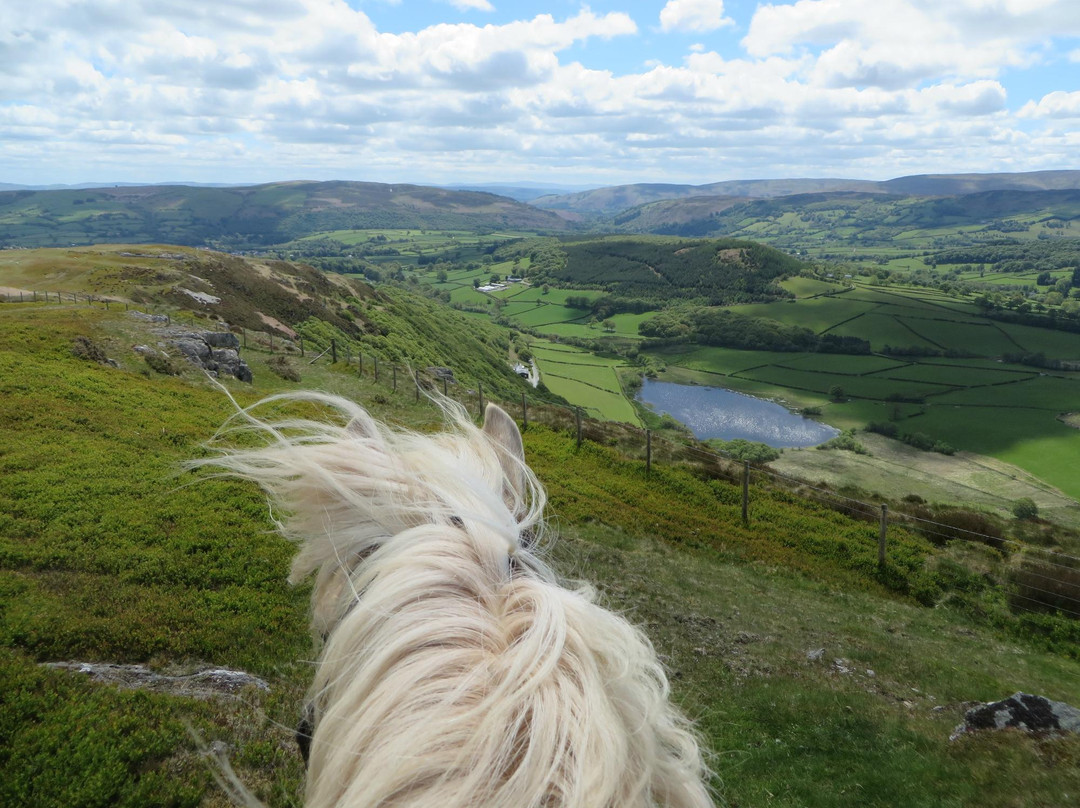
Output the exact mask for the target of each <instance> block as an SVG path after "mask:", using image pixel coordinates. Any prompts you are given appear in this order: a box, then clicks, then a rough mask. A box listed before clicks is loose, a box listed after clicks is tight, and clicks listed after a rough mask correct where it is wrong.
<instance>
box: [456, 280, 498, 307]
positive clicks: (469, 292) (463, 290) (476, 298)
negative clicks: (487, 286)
mask: <svg viewBox="0 0 1080 808" xmlns="http://www.w3.org/2000/svg"><path fill="white" fill-rule="evenodd" d="M450 302H451V303H464V304H466V305H472V306H476V305H487V304H488V303H490V302H491V297H490V296H488V295H486V294H484V293H483V292H478V291H476V290H475V289H474V288H473V287H472V284H466V285H464V286H459V287H458V288H457V289H454V290H453V291H451V292H450Z"/></svg>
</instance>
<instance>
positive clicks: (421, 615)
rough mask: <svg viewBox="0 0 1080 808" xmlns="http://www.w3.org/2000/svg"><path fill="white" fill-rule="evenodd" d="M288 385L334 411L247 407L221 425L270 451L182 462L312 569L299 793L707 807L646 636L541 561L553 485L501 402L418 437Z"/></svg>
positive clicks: (685, 732)
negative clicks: (241, 483) (254, 508)
mask: <svg viewBox="0 0 1080 808" xmlns="http://www.w3.org/2000/svg"><path fill="white" fill-rule="evenodd" d="M281 399H288V400H290V401H292V402H299V403H301V404H307V405H314V406H315V407H317V408H320V409H322V410H324V411H325V410H327V409H329V410H332V411H337V413H338V414H339V415H338V418H337V419H333V420H337V421H338V423H334V422H333V420H331V419H327V420H297V419H293V420H282V421H278V422H275V423H270V422H268V421H264V420H261V419H259V418H257V417H256V416H255V415H254V414H253V412H252V410H253V409H254V408H249V409H248V410H244V411H242V412H241V413H240V414H239V418H240V419H241V423H240V425H239V426H237V427H234V429H240V430H245V431H246V430H252V429H254V430H257V431H260V432H262V433H264V434H265V435H266V436H268V437H269V441H267V442H266V443H267V445H265V446H262V447H261V448H255V449H248V448H231V449H226V450H224V451H223V452H222V453H221V454H220V455H219V456H218V457H215V458H211V459H206V460H199V461H195V462H194V463H193V464H192V465H194V466H213V467H216V468H218V469H219V470H220V471H221V472H222V473H224V474H229V475H235V476H238V477H242V478H245V479H250V480H254V481H255V482H257V483H258V484H259V485H261V486H262V487H263V488H264V489H265V490H266V491H267V493H268V494H269V496H270V499H271V502H272V504H273V506H274V508H275V511H276V513H277V514H278V515H279V517H280V518H279V521H278V525H279V527H280V529H281V531H282V532H283V533H284V534H285V535H286V536H288V537H289V538H291V539H293V540H295V541H296V542H297V543H298V544H299V546H300V551H299V553H298V554H297V556H296V559H295V561H294V562H293V568H292V576H291V580H293V581H299V580H302V579H304V578H306V577H307V576H308V575H310V574H312V573H315V575H316V578H315V586H314V591H313V594H312V627H313V630H314V631H315V633H316V634H318V635H319V636H321V637H322V638H323V639H324V640H325V642H324V643H323V645H322V650H321V654H320V657H319V663H318V668H317V671H316V674H315V680H314V682H313V684H312V686H311V690H310V694H309V699H310V708H309V709H310V719H311V726H312V728H313V731H312V732H311V746H310V760H309V767H308V783H307V799H306V804H307V805H308V806H311V807H312V808H330V806H364V808H372V807H373V806H386V807H389V806H395V807H396V806H402V808H404V806H430V807H431V808H459V807H460V808H477V806H492V807H495V806H505V808H556V807H558V808H564V807H565V808H569V807H570V806H574V808H639V807H640V808H645V806H671V807H672V808H684V807H686V808H689V806H707V805H711V804H712V803H711V801H710V799H709V796H708V792H707V790H706V788H705V786H704V784H703V781H704V779H705V778H706V777H707V776H708V772H707V769H706V767H705V765H704V764H703V762H702V757H701V753H700V750H699V748H698V744H697V741H696V739H695V736H694V734H693V732H692V730H691V729H690V727H689V726H688V724H687V722H686V720H685V719H684V718H683V717H682V716H681V715H680V714H679V713H678V711H677V710H676V709H675V708H674V707H673V706H672V705H671V704H670V702H669V700H668V683H667V679H666V677H665V674H664V671H663V669H662V667H661V665H660V663H659V661H658V660H657V657H656V654H655V652H654V651H653V649H652V646H651V645H650V644H649V641H648V640H647V639H646V638H645V637H644V635H643V634H642V633H641V632H640V631H638V630H637V629H635V628H634V627H632V626H631V625H630V624H629V623H628V622H627V621H626V620H624V619H623V618H621V617H619V616H618V615H615V614H612V613H611V612H608V611H606V610H604V609H602V608H601V607H599V606H598V605H597V604H596V603H595V602H594V599H593V597H592V594H591V591H590V590H589V589H588V588H587V587H584V586H580V587H578V588H575V589H567V588H564V587H562V586H560V585H559V584H558V582H557V581H556V579H555V576H554V574H553V573H552V572H551V571H550V570H549V569H548V567H547V566H546V565H545V564H544V563H543V561H542V560H541V559H540V557H539V555H538V551H537V546H538V545H537V540H538V538H539V537H540V534H541V531H542V528H543V524H542V521H541V518H542V512H543V508H544V503H545V495H544V491H543V489H542V488H541V486H540V484H539V482H538V481H537V479H536V477H535V476H534V474H533V473H532V471H530V470H529V468H528V467H527V466H526V465H525V458H524V450H523V446H522V440H521V435H520V433H519V432H518V429H517V425H516V424H515V423H514V421H513V420H512V419H511V418H510V416H508V415H507V414H506V413H505V412H504V411H503V410H501V409H499V408H498V407H497V406H494V405H489V406H488V408H487V411H486V413H485V418H484V425H483V428H477V427H476V426H475V425H474V424H473V423H472V421H471V420H470V418H469V416H468V415H467V414H466V412H465V411H464V409H463V408H462V407H460V406H459V405H457V404H456V403H454V402H451V401H448V400H444V399H440V400H439V401H438V403H439V404H440V405H441V407H442V408H443V411H444V412H445V414H446V416H447V422H448V429H447V431H445V432H442V433H439V434H435V435H422V434H417V433H414V432H409V431H405V430H400V429H390V428H388V427H386V426H385V425H383V424H380V423H378V422H376V421H375V420H374V419H373V418H372V417H371V416H370V415H369V414H368V413H367V412H366V411H365V410H364V409H363V408H361V407H359V406H358V405H356V404H354V403H352V402H350V401H348V400H345V399H342V398H338V397H334V396H329V395H325V394H320V393H303V394H294V395H289V396H278V397H274V398H273V399H268V400H267V401H268V402H269V401H280V400H281ZM265 403H266V402H263V403H262V404H265ZM260 406H261V405H255V407H260ZM244 442H246V443H250V441H244Z"/></svg>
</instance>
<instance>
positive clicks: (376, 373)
mask: <svg viewBox="0 0 1080 808" xmlns="http://www.w3.org/2000/svg"><path fill="white" fill-rule="evenodd" d="M378 380H379V356H378V354H376V355H375V381H378Z"/></svg>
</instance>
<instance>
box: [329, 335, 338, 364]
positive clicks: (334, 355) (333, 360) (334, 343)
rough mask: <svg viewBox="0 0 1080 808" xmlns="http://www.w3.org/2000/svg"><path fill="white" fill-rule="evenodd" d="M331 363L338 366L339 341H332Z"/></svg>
mask: <svg viewBox="0 0 1080 808" xmlns="http://www.w3.org/2000/svg"><path fill="white" fill-rule="evenodd" d="M330 362H331V363H333V364H335V365H336V364H337V340H336V339H332V340H330Z"/></svg>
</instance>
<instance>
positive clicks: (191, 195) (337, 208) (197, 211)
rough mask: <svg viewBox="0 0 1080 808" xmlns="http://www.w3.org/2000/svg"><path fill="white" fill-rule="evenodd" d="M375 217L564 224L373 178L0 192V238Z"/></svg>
mask: <svg viewBox="0 0 1080 808" xmlns="http://www.w3.org/2000/svg"><path fill="white" fill-rule="evenodd" d="M377 227H393V228H415V229H424V228H431V229H467V230H482V229H501V228H513V229H522V230H530V231H561V230H565V229H566V228H567V227H568V225H567V223H566V221H565V220H564V219H562V218H560V217H559V216H557V215H555V214H554V213H551V212H548V211H542V210H539V209H537V208H534V207H530V206H529V205H525V204H523V203H521V202H517V201H515V200H513V199H509V198H507V197H503V196H496V195H495V194H490V193H478V192H473V191H453V190H447V189H444V188H431V187H426V186H419V185H387V184H383V183H372V182H282V183H271V184H268V185H256V186H251V187H246V188H209V187H191V186H186V185H173V186H158V185H153V186H135V187H130V186H121V187H115V188H92V189H81V190H79V189H77V190H59V191H32V190H19V191H3V192H0V246H18V247H67V246H72V245H85V244H95V243H104V242H109V243H127V244H139V243H169V244H184V245H191V246H201V245H227V246H229V247H250V246H259V245H270V244H280V243H283V242H287V241H290V240H292V239H295V238H300V237H303V236H307V235H311V234H312V233H318V232H325V231H330V230H349V229H364V228H377Z"/></svg>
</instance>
